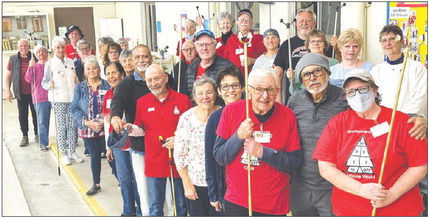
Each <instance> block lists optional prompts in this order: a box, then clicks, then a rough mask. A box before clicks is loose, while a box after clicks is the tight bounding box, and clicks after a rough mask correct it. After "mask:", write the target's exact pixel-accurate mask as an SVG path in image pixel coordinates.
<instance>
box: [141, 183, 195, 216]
mask: <svg viewBox="0 0 429 218" xmlns="http://www.w3.org/2000/svg"><path fill="white" fill-rule="evenodd" d="M167 179H170V178H154V177H147V189H148V190H150V191H149V212H150V216H164V210H163V208H164V201H165V198H172V196H171V195H169V196H166V189H171V185H170V187H166V183H167ZM174 192H175V199H176V211H177V216H187V212H186V201H185V193H184V190H183V184H182V179H180V178H174Z"/></svg>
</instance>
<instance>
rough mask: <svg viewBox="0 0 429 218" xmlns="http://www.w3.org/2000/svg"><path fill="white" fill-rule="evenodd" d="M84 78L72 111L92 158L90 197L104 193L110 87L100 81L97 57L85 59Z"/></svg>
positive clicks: (80, 135)
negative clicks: (105, 107) (104, 114)
mask: <svg viewBox="0 0 429 218" xmlns="http://www.w3.org/2000/svg"><path fill="white" fill-rule="evenodd" d="M85 76H86V80H85V81H83V82H81V83H79V84H78V85H77V86H76V88H75V89H74V93H73V101H72V103H71V111H72V113H73V117H74V119H75V121H76V122H77V124H78V127H79V131H78V133H79V137H80V138H82V139H83V142H84V144H85V148H86V149H88V151H89V155H90V157H91V172H92V180H93V186H92V187H91V189H89V190H88V191H87V192H86V195H88V196H91V195H94V194H96V193H98V192H99V191H101V187H100V174H101V153H102V152H103V151H104V150H105V148H106V141H105V139H104V124H103V123H104V120H103V118H102V116H101V115H102V111H103V98H104V94H105V93H106V91H107V90H109V89H110V85H109V84H108V83H107V82H106V80H103V79H101V78H100V66H99V64H98V61H97V58H96V57H95V56H94V55H91V56H88V57H87V58H86V59H85ZM110 163H111V162H109V164H110ZM113 164H114V163H113ZM110 166H112V164H110ZM112 167H114V165H113V166H112ZM114 172H115V173H116V170H115V171H114ZM115 176H116V174H115Z"/></svg>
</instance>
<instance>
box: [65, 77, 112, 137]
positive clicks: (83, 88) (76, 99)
mask: <svg viewBox="0 0 429 218" xmlns="http://www.w3.org/2000/svg"><path fill="white" fill-rule="evenodd" d="M109 89H110V85H109V84H108V83H107V82H106V80H104V79H101V85H100V87H99V90H105V91H107V90H109ZM103 98H104V95H102V96H101V99H103ZM71 111H72V114H73V117H74V119H75V120H76V122H77V125H78V127H79V129H82V130H86V129H87V128H88V127H87V126H84V125H83V119H88V117H89V115H88V111H89V90H88V82H87V81H86V80H85V81H83V82H80V83H79V84H77V86H76V88H75V89H74V93H73V100H72V103H71Z"/></svg>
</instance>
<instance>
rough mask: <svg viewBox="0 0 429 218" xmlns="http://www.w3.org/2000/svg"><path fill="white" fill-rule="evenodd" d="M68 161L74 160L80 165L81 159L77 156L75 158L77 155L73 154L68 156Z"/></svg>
mask: <svg viewBox="0 0 429 218" xmlns="http://www.w3.org/2000/svg"><path fill="white" fill-rule="evenodd" d="M69 158H70V160H74V161H75V162H76V163H82V162H83V159H82V158H80V157H79V156H77V154H76V153H75V152H73V153H71V154H70V155H69Z"/></svg>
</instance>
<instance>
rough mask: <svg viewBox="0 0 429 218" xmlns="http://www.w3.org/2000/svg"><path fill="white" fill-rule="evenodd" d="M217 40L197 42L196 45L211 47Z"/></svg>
mask: <svg viewBox="0 0 429 218" xmlns="http://www.w3.org/2000/svg"><path fill="white" fill-rule="evenodd" d="M214 44H215V42H209V43H200V42H196V43H195V45H197V46H198V47H200V48H204V47H209V46H212V45H214Z"/></svg>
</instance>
